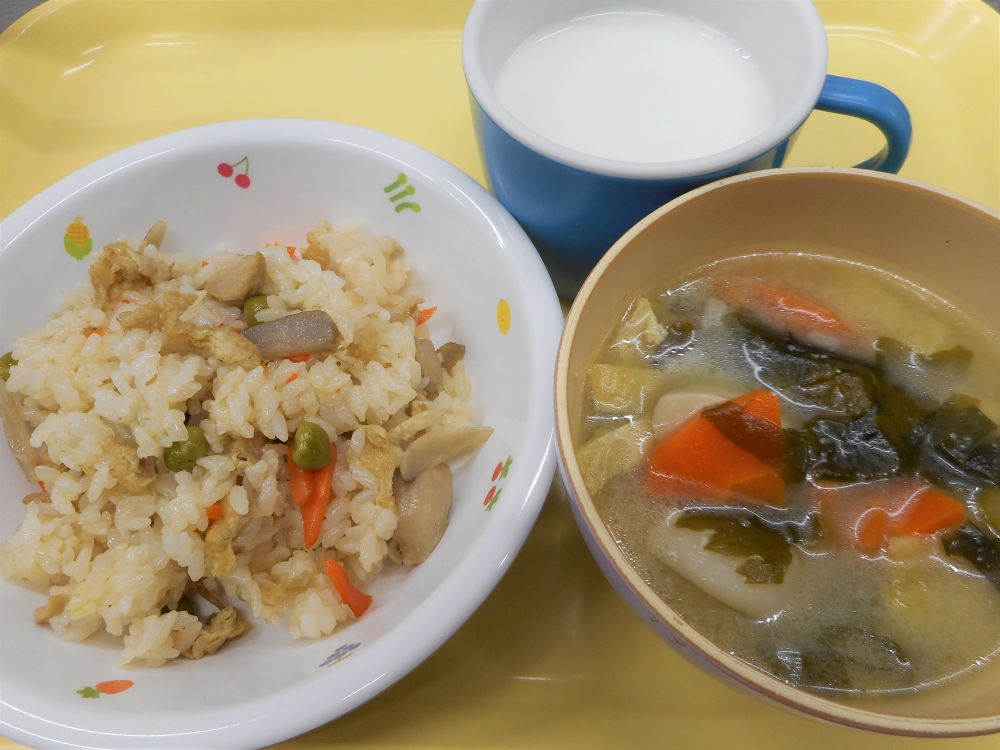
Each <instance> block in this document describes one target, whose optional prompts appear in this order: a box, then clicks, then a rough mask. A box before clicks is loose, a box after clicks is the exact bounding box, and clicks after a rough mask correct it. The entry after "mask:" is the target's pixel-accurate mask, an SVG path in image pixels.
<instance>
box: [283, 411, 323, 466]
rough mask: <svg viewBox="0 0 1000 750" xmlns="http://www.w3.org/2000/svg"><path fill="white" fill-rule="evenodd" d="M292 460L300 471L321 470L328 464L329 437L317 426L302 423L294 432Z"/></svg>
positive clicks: (310, 423)
mask: <svg viewBox="0 0 1000 750" xmlns="http://www.w3.org/2000/svg"><path fill="white" fill-rule="evenodd" d="M292 460H293V461H294V462H295V465H296V466H298V467H299V468H300V469H307V470H309V471H312V470H314V469H322V468H323V467H324V466H326V465H327V464H328V463H330V436H329V435H327V434H326V430H324V429H323V428H322V427H320V426H319V425H318V424H314V423H312V422H303V423H302V424H300V425H299V429H297V430H296V431H295V444H294V446H293V447H292Z"/></svg>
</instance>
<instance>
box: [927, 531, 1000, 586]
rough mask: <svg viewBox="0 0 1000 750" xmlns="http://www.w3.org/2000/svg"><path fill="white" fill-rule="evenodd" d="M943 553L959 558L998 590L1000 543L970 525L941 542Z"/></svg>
mask: <svg viewBox="0 0 1000 750" xmlns="http://www.w3.org/2000/svg"><path fill="white" fill-rule="evenodd" d="M941 541H942V542H943V543H944V551H945V552H947V553H948V554H949V555H951V556H952V557H961V558H964V559H965V560H968V562H969V563H970V564H971V565H972V567H974V568H975V569H976V570H978V571H979V572H980V573H982V574H983V576H984V577H985V578H986V580H987V581H989V582H990V583H992V584H993V585H994V586H995V587H996V588H997V589H1000V543H998V542H997V540H996V539H993V538H992V537H991V536H990V535H989V534H987V533H986V532H985V531H983V530H982V529H980V528H979V527H978V526H975V525H973V524H971V523H967V524H965V525H964V526H962V527H961V528H960V529H958V530H957V531H954V532H952V533H951V534H949V535H948V536H946V537H944V539H942V540H941Z"/></svg>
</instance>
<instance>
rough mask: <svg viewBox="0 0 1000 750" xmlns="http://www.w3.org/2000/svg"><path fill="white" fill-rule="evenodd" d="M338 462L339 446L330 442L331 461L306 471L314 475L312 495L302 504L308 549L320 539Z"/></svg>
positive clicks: (303, 528) (304, 532)
mask: <svg viewBox="0 0 1000 750" xmlns="http://www.w3.org/2000/svg"><path fill="white" fill-rule="evenodd" d="M336 464H337V446H336V444H334V443H330V463H328V464H327V465H326V466H324V467H323V468H322V469H316V470H315V471H309V472H305V473H306V474H311V475H312V497H311V498H310V500H309V502H308V503H306V504H305V505H303V506H302V537H303V542H304V544H305V547H306V549H309V548H310V547H312V546H313V545H314V544H316V542H318V541H319V534H320V531H322V530H323V519H324V518H325V517H326V509H327V508H328V507H329V506H330V492H331V482H332V481H333V468H334V466H336Z"/></svg>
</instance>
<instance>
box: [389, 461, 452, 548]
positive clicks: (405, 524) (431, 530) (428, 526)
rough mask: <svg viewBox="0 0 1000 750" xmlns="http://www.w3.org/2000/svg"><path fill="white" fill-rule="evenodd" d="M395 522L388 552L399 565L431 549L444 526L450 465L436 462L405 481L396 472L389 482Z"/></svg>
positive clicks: (448, 497) (447, 507) (447, 506)
mask: <svg viewBox="0 0 1000 750" xmlns="http://www.w3.org/2000/svg"><path fill="white" fill-rule="evenodd" d="M392 491H393V495H394V496H395V498H396V507H397V508H398V509H399V522H398V523H397V524H396V532H395V533H394V534H393V536H392V540H391V541H390V543H389V556H390V557H391V558H392V559H393V560H396V561H397V562H400V563H402V564H403V565H419V564H420V563H422V562H423V561H424V560H426V559H427V557H428V556H429V555H430V554H431V552H433V551H434V548H435V547H437V545H438V542H440V541H441V537H442V536H443V535H444V530H445V529H446V528H447V526H448V512H449V511H450V510H451V469H450V468H448V464H437V465H436V466H431V467H430V468H428V469H425V470H424V471H422V472H421V473H420V474H419V476H417V478H416V479H414V480H413V481H412V482H408V481H406V480H405V479H403V478H402V477H401V476H400V475H399V474H397V475H396V477H395V479H394V480H393V483H392Z"/></svg>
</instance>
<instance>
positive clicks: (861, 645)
mask: <svg viewBox="0 0 1000 750" xmlns="http://www.w3.org/2000/svg"><path fill="white" fill-rule="evenodd" d="M775 658H776V660H777V662H778V664H777V665H775V666H777V667H778V668H777V669H776V672H777V674H778V675H779V676H780V677H781V678H782V679H784V680H786V681H787V682H790V683H791V684H793V685H797V686H798V687H802V688H806V689H808V690H813V691H816V692H820V693H823V692H831V691H832V692H843V691H851V692H854V691H857V692H862V693H863V692H869V691H881V690H899V689H906V688H910V687H912V686H913V665H912V664H911V663H910V660H909V658H908V657H907V656H906V654H905V653H904V652H903V650H902V648H900V646H899V644H897V643H896V642H895V641H893V640H892V639H891V638H888V637H886V636H884V635H881V634H879V633H876V632H874V631H872V630H869V629H867V628H863V627H858V626H856V625H836V626H833V627H828V628H825V629H824V631H823V636H822V638H821V639H820V640H819V642H818V644H816V645H815V646H813V647H812V648H809V649H806V650H801V651H800V650H796V649H789V648H786V649H782V650H780V651H778V652H777V653H776V654H775ZM779 665H780V666H779Z"/></svg>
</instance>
